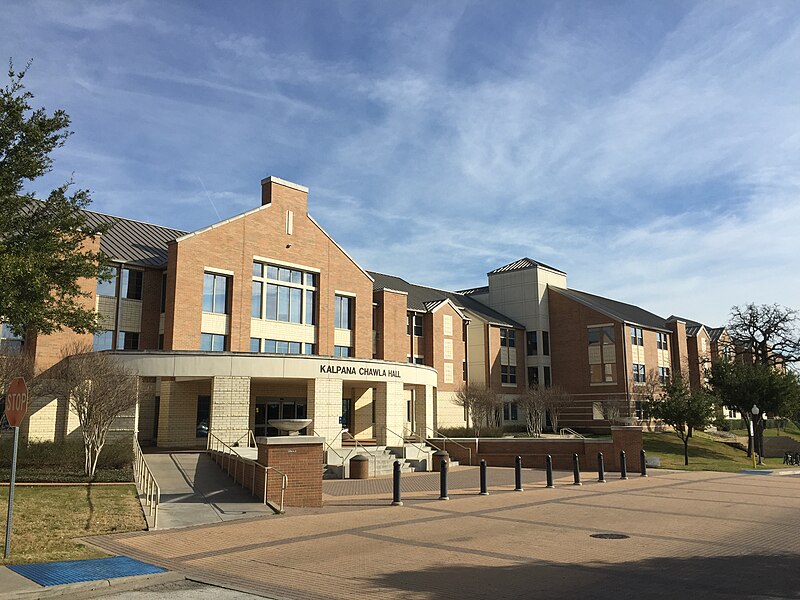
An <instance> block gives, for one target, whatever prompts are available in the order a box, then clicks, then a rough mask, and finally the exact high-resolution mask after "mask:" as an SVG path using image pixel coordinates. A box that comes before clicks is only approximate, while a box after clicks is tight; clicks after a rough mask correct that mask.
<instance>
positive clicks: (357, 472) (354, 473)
mask: <svg viewBox="0 0 800 600" xmlns="http://www.w3.org/2000/svg"><path fill="white" fill-rule="evenodd" d="M350 479H369V458H367V457H366V456H364V455H363V454H356V455H355V456H354V457H353V458H351V459H350Z"/></svg>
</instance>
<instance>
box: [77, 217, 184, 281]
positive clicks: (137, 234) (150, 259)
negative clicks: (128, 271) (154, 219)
mask: <svg viewBox="0 0 800 600" xmlns="http://www.w3.org/2000/svg"><path fill="white" fill-rule="evenodd" d="M83 212H84V213H85V214H86V217H87V221H88V222H89V224H91V225H101V224H102V225H109V230H108V231H107V232H106V233H104V234H103V235H101V236H100V250H102V251H103V252H104V253H105V254H106V255H108V257H109V258H110V259H111V260H114V261H121V262H125V263H128V264H133V265H139V266H141V267H155V268H158V267H164V266H166V264H167V244H168V243H169V242H171V241H173V240H175V239H176V238H179V237H180V236H182V235H185V234H186V232H185V231H181V230H180V229H172V228H170V227H162V226H161V225H152V224H150V223H144V222H142V221H134V220H132V219H125V218H122V217H112V216H110V215H105V214H103V213H98V212H94V211H90V210H84V211H83Z"/></svg>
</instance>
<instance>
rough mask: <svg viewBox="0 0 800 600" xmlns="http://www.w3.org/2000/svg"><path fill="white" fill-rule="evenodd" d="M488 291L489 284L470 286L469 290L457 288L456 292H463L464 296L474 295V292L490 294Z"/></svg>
mask: <svg viewBox="0 0 800 600" xmlns="http://www.w3.org/2000/svg"><path fill="white" fill-rule="evenodd" d="M488 293H489V286H488V285H484V286H481V287H476V288H469V289H468V290H456V294H461V295H462V296H472V295H473V294H488Z"/></svg>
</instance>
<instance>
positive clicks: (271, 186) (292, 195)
mask: <svg viewBox="0 0 800 600" xmlns="http://www.w3.org/2000/svg"><path fill="white" fill-rule="evenodd" d="M261 204H262V206H263V205H265V204H272V205H274V206H275V207H279V208H281V209H283V210H290V211H293V212H294V213H295V214H297V215H307V214H308V188H307V187H305V186H303V185H299V184H297V183H292V182H291V181H286V180H284V179H280V178H278V177H271V176H270V177H266V178H264V179H262V180H261Z"/></svg>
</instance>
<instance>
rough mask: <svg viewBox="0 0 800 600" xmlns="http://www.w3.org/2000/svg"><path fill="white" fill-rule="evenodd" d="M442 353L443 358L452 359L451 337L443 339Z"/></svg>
mask: <svg viewBox="0 0 800 600" xmlns="http://www.w3.org/2000/svg"><path fill="white" fill-rule="evenodd" d="M442 355H443V357H444V359H445V360H453V340H451V339H446V340H444V345H443V348H442Z"/></svg>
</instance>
